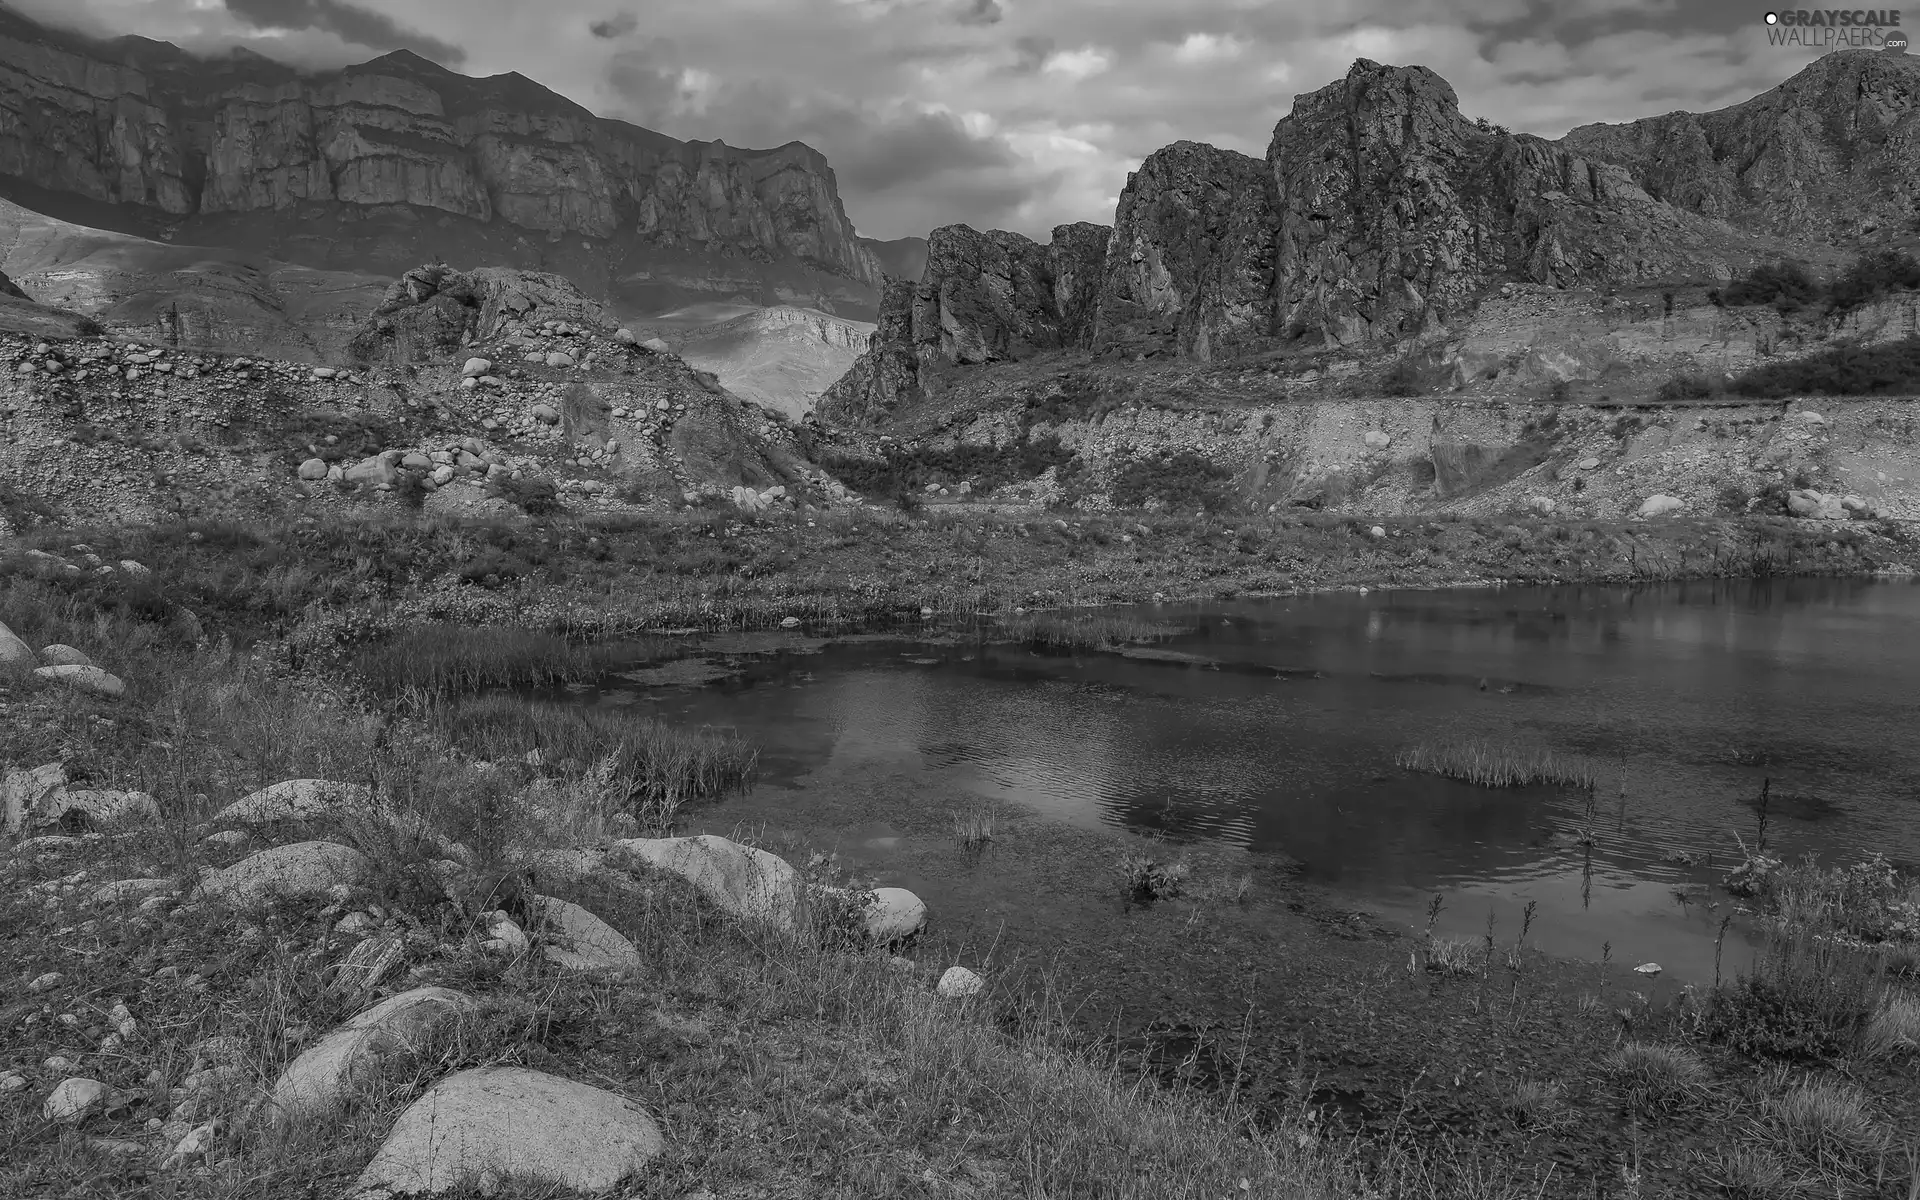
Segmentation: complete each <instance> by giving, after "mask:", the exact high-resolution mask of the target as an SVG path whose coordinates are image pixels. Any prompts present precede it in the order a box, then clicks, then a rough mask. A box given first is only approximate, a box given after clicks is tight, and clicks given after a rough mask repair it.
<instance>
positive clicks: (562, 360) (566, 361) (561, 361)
mask: <svg viewBox="0 0 1920 1200" xmlns="http://www.w3.org/2000/svg"><path fill="white" fill-rule="evenodd" d="M547 365H548V366H550V367H558V368H561V369H565V368H567V367H571V366H572V365H573V355H571V354H562V353H560V352H559V351H558V350H555V351H553V352H552V353H550V354H548V355H547Z"/></svg>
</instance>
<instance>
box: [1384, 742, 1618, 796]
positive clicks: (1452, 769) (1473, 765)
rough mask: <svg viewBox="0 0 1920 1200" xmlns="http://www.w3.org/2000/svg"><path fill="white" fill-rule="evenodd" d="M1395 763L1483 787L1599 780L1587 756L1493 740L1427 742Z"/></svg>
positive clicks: (1591, 783) (1591, 785) (1586, 783)
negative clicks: (1564, 753) (1499, 742)
mask: <svg viewBox="0 0 1920 1200" xmlns="http://www.w3.org/2000/svg"><path fill="white" fill-rule="evenodd" d="M1394 762H1395V763H1396V764H1397V765H1399V766H1401V767H1404V768H1406V769H1407V770H1410V771H1426V772H1430V773H1432V774H1435V775H1444V776H1446V777H1447V778H1449V779H1460V780H1464V781H1466V782H1468V783H1473V784H1478V785H1479V786H1481V787H1525V786H1527V785H1529V784H1537V783H1553V784H1560V785H1562V786H1564V787H1576V788H1584V789H1586V790H1588V791H1591V790H1592V789H1593V788H1594V786H1595V784H1596V783H1597V781H1598V772H1597V770H1596V769H1595V767H1594V765H1593V763H1591V762H1590V761H1588V760H1586V759H1584V758H1579V757H1575V756H1570V755H1563V754H1556V753H1554V752H1553V751H1551V750H1544V749H1535V748H1525V747H1515V746H1505V745H1499V744H1495V743H1490V742H1479V741H1442V742H1423V743H1421V744H1420V745H1418V746H1414V747H1411V748H1410V749H1407V750H1404V751H1402V752H1401V753H1400V755H1399V756H1398V757H1397V758H1396V759H1395V760H1394Z"/></svg>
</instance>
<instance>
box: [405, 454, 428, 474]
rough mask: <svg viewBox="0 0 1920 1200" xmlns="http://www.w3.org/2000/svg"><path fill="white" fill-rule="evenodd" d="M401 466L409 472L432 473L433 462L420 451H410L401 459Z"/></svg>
mask: <svg viewBox="0 0 1920 1200" xmlns="http://www.w3.org/2000/svg"><path fill="white" fill-rule="evenodd" d="M400 465H401V466H403V467H405V468H406V469H407V470H409V471H431V470H433V460H432V459H431V458H428V457H427V456H426V455H424V454H422V453H420V452H419V451H418V450H412V451H409V452H408V453H407V454H406V455H405V456H403V457H402V458H401V459H400Z"/></svg>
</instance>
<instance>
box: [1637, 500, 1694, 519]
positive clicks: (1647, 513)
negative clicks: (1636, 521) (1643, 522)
mask: <svg viewBox="0 0 1920 1200" xmlns="http://www.w3.org/2000/svg"><path fill="white" fill-rule="evenodd" d="M1686 506H1687V505H1686V501H1684V500H1682V499H1680V498H1679V497H1678V496H1660V495H1655V496H1648V497H1647V498H1646V499H1645V500H1642V501H1641V502H1640V507H1639V508H1638V509H1637V510H1636V511H1635V513H1634V515H1635V516H1639V517H1664V516H1667V515H1668V514H1670V513H1676V512H1679V511H1680V510H1681V509H1683V508H1685V507H1686Z"/></svg>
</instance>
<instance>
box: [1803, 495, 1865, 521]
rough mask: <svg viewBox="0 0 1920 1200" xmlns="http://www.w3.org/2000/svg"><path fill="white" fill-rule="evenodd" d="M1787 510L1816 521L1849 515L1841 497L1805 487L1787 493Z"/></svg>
mask: <svg viewBox="0 0 1920 1200" xmlns="http://www.w3.org/2000/svg"><path fill="white" fill-rule="evenodd" d="M1787 512H1788V513H1790V514H1792V515H1793V516H1796V517H1806V518H1809V519H1811V520H1816V521H1844V520H1846V519H1847V518H1848V517H1849V516H1850V515H1851V514H1850V513H1849V512H1848V511H1847V506H1846V503H1845V501H1844V500H1843V499H1842V498H1841V497H1839V496H1829V495H1827V494H1826V493H1824V492H1816V491H1811V490H1809V489H1806V488H1795V489H1794V490H1793V491H1791V492H1788V493H1787Z"/></svg>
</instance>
